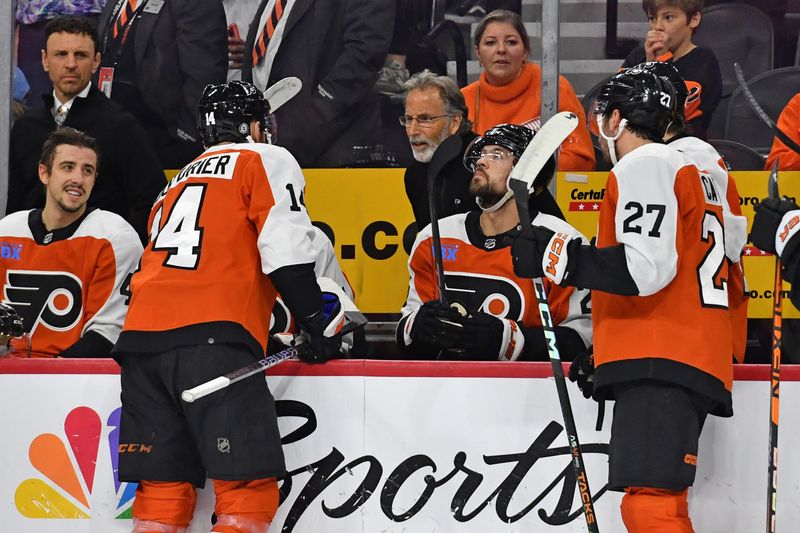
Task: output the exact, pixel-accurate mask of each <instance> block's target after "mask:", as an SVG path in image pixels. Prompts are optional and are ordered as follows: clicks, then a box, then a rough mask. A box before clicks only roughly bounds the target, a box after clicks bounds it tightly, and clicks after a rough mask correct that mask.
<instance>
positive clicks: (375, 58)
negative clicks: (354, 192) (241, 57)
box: [242, 0, 395, 167]
mask: <svg viewBox="0 0 800 533" xmlns="http://www.w3.org/2000/svg"><path fill="white" fill-rule="evenodd" d="M394 12H395V9H394V2H393V1H392V0H324V1H322V0H316V1H315V0H261V3H260V5H259V7H258V11H257V12H256V15H255V17H254V19H253V23H252V24H251V26H250V30H249V32H248V35H247V44H246V46H245V61H244V66H243V68H242V79H243V80H245V81H250V82H252V83H253V84H255V86H256V87H258V88H259V89H261V90H264V89H266V88H267V87H269V86H270V85H272V84H273V83H275V82H276V81H277V80H280V79H281V78H284V77H286V76H296V77H298V78H300V80H301V81H302V82H303V88H302V90H301V91H300V93H299V94H298V95H297V96H295V97H294V98H293V99H292V100H290V101H289V102H288V103H286V104H285V105H284V106H283V107H281V108H280V109H279V110H277V112H276V113H275V117H274V118H275V123H276V128H275V131H273V142H274V143H275V144H278V145H279V146H283V147H285V148H287V149H288V150H289V151H290V152H292V155H294V156H295V158H297V160H298V162H299V163H300V165H301V166H303V167H326V166H345V165H348V164H351V163H353V162H354V160H357V159H358V158H359V157H358V155H357V154H358V152H359V151H361V150H362V149H356V150H354V147H364V149H365V150H366V151H367V152H369V151H372V150H375V148H376V145H378V144H381V138H382V137H381V129H382V128H381V120H380V105H379V101H378V94H377V92H376V91H375V90H374V86H375V81H376V80H377V79H378V71H379V70H380V69H381V67H382V66H383V60H384V58H385V57H386V53H387V52H388V50H389V42H390V41H391V37H392V35H391V33H392V32H391V29H392V27H393V21H394Z"/></svg>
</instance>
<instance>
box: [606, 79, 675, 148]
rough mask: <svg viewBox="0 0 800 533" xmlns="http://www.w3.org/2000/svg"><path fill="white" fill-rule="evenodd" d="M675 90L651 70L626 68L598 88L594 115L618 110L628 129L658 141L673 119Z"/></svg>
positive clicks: (662, 137)
mask: <svg viewBox="0 0 800 533" xmlns="http://www.w3.org/2000/svg"><path fill="white" fill-rule="evenodd" d="M675 101H676V95H675V89H674V88H673V87H672V84H671V83H670V82H669V81H667V80H666V79H665V78H662V77H660V76H657V75H656V74H653V73H652V72H646V71H644V70H641V69H636V68H629V69H627V70H624V71H622V72H619V73H618V74H615V75H614V76H613V77H612V78H611V79H610V80H608V82H607V83H606V84H605V85H604V86H603V88H602V89H600V94H599V95H598V96H597V100H596V101H595V108H594V112H593V118H595V119H596V117H597V116H605V115H607V114H609V113H611V112H612V111H613V110H614V109H619V112H620V113H621V114H622V118H624V119H626V120H627V122H628V125H629V126H630V127H631V129H633V130H635V131H637V132H639V133H641V134H643V135H645V136H646V137H648V138H649V139H650V140H651V141H654V142H661V141H662V140H663V139H664V133H665V132H666V130H667V127H668V126H669V123H670V122H671V121H672V118H673V108H674V105H675Z"/></svg>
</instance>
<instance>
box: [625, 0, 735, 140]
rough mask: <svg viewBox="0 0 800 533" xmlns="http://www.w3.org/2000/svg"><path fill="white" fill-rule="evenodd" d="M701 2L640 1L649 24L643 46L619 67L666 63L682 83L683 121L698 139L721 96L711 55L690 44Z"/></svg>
mask: <svg viewBox="0 0 800 533" xmlns="http://www.w3.org/2000/svg"><path fill="white" fill-rule="evenodd" d="M703 3H704V2H703V0H642V8H643V9H644V12H645V14H647V20H648V21H649V22H650V31H648V32H647V36H646V37H645V40H644V46H638V47H636V48H634V49H633V51H632V52H631V53H630V54H628V57H626V58H625V62H624V63H623V64H622V67H623V68H628V67H632V66H634V65H638V64H639V63H642V62H644V61H669V62H671V63H672V64H673V65H675V68H677V69H678V72H680V73H681V76H683V79H684V80H685V81H686V88H687V90H688V91H689V97H688V98H687V99H686V112H685V115H686V121H687V123H688V125H689V126H690V127H691V129H692V133H693V134H694V135H695V136H697V137H700V138H702V139H705V138H706V130H707V129H708V125H709V124H710V123H711V115H712V113H713V112H714V109H716V107H717V103H719V99H720V96H721V95H722V74H721V73H720V70H719V63H718V62H717V58H716V57H715V56H714V52H713V51H712V50H711V49H709V48H705V47H702V46H697V45H695V44H694V43H693V42H692V34H694V31H695V30H696V29H697V27H698V26H700V19H701V18H702V15H701V13H700V12H701V11H702V10H703Z"/></svg>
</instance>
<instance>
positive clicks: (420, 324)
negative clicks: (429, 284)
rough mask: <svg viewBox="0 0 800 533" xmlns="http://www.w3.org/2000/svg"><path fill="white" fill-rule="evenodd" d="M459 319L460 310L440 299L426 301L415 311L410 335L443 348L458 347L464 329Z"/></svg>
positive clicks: (418, 340)
mask: <svg viewBox="0 0 800 533" xmlns="http://www.w3.org/2000/svg"><path fill="white" fill-rule="evenodd" d="M459 319H461V315H460V314H459V313H458V311H456V310H455V309H453V308H452V307H450V306H448V305H445V304H443V303H442V302H440V301H439V300H431V301H430V302H425V303H424V304H422V305H421V306H420V307H419V309H417V310H416V311H415V312H414V316H413V318H412V320H413V322H412V324H411V331H410V332H409V336H410V337H411V340H412V341H416V342H421V343H425V344H432V345H434V346H436V347H438V348H442V349H447V348H453V347H457V346H458V345H459V344H460V341H461V336H462V335H463V329H464V328H463V326H462V325H461V324H460V323H459V322H458V320H459Z"/></svg>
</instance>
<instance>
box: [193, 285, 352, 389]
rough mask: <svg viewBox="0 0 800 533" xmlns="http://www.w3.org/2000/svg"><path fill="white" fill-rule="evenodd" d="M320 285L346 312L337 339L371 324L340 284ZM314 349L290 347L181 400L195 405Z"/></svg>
mask: <svg viewBox="0 0 800 533" xmlns="http://www.w3.org/2000/svg"><path fill="white" fill-rule="evenodd" d="M317 283H319V286H320V288H321V289H322V291H323V292H330V293H333V294H335V295H336V296H337V297H338V298H339V301H340V303H341V306H342V309H344V317H345V321H346V322H345V325H344V326H342V329H341V330H339V332H338V333H336V335H335V336H338V337H343V336H345V335H347V334H348V333H351V332H353V331H355V330H357V329H359V328H362V327H364V326H365V325H366V324H367V318H366V317H365V316H364V315H363V314H362V313H361V312H360V311H359V310H358V309H357V308H356V306H355V304H354V303H353V301H352V300H351V299H350V298H349V297H348V296H347V295H346V294H345V293H344V291H343V290H342V288H341V287H339V286H338V285H337V284H336V282H334V281H333V280H331V279H330V278H325V277H322V278H319V279H317ZM310 349H311V343H309V342H304V343H302V344H299V345H297V346H290V347H288V348H286V349H285V350H281V351H280V352H278V353H276V354H272V355H270V356H267V357H265V358H263V359H261V360H259V361H256V362H255V363H253V364H250V365H247V366H245V367H243V368H240V369H238V370H234V371H233V372H230V373H228V374H225V375H224V376H219V377H217V378H214V379H212V380H210V381H206V382H205V383H201V384H200V385H197V386H196V387H192V388H191V389H187V390H185V391H183V392H182V393H181V399H182V400H183V401H184V402H187V403H192V402H193V401H195V400H197V399H198V398H202V397H203V396H208V395H209V394H211V393H212V392H216V391H218V390H220V389H224V388H225V387H227V386H228V385H230V384H232V383H236V382H237V381H241V380H243V379H244V378H247V377H250V376H252V375H253V374H255V373H257V372H263V371H264V370H266V369H268V368H271V367H273V366H275V365H279V364H280V363H283V362H284V361H287V360H289V359H294V358H297V357H299V356H300V354H301V353H304V352H308V350H310Z"/></svg>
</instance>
